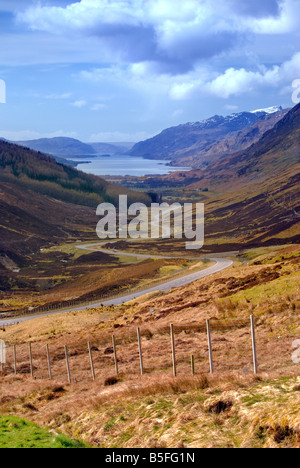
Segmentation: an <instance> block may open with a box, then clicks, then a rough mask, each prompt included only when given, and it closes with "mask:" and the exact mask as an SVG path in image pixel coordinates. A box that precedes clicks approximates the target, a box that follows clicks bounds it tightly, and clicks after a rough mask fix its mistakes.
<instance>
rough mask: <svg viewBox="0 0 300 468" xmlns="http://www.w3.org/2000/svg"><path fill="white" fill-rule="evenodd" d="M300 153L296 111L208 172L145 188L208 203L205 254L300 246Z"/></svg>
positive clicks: (298, 113) (175, 176) (160, 181)
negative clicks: (188, 196) (295, 244)
mask: <svg viewBox="0 0 300 468" xmlns="http://www.w3.org/2000/svg"><path fill="white" fill-rule="evenodd" d="M299 148H300V105H297V106H295V107H294V108H293V109H292V110H290V111H289V112H288V113H287V114H286V115H285V116H284V117H283V118H282V119H281V120H280V121H279V122H278V123H277V124H276V125H275V126H274V127H273V128H272V129H270V130H269V131H268V132H266V133H264V135H263V136H262V138H261V139H260V140H259V141H258V142H256V143H255V144H253V145H252V146H251V147H250V148H248V149H246V150H245V151H240V152H236V153H234V154H232V155H228V156H224V157H223V158H222V159H220V160H219V161H217V162H215V163H214V164H211V165H210V166H208V167H206V168H205V170H193V171H190V172H177V173H173V174H170V175H168V176H164V177H161V178H149V179H148V180H147V181H146V182H145V183H144V184H143V185H144V187H145V189H146V187H159V188H160V187H170V188H171V189H172V191H173V192H174V193H175V194H177V196H178V198H176V196H175V200H177V199H179V194H180V193H186V194H189V193H190V194H192V195H193V197H194V198H196V199H198V200H201V201H202V202H204V203H205V211H206V221H205V233H206V234H205V247H204V251H206V250H208V251H212V252H213V251H231V250H239V249H241V248H243V247H244V246H245V245H249V246H251V245H252V246H259V245H265V244H266V245H272V244H280V243H285V242H299V240H300V224H299V223H300V202H299V200H300V188H299V187H300V184H299V182H300V150H299ZM176 187H177V188H176ZM171 189H170V190H171ZM166 193H168V188H167V189H166ZM132 247H133V245H132ZM148 247H149V246H148ZM161 247H162V246H161ZM145 248H147V246H146V247H145ZM220 249H221V250H220Z"/></svg>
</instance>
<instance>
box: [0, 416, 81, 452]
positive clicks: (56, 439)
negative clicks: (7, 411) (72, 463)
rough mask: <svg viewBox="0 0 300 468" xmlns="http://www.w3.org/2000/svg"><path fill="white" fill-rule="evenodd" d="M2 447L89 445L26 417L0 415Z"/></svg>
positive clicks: (77, 446) (75, 446)
mask: <svg viewBox="0 0 300 468" xmlns="http://www.w3.org/2000/svg"><path fill="white" fill-rule="evenodd" d="M0 448H87V445H86V444H84V443H83V442H79V441H77V440H71V439H68V438H67V437H66V436H64V435H63V434H59V433H57V432H55V433H54V432H53V431H50V430H49V429H46V428H43V427H40V426H38V425H37V424H34V423H32V422H29V421H26V420H25V419H21V418H17V417H15V416H0Z"/></svg>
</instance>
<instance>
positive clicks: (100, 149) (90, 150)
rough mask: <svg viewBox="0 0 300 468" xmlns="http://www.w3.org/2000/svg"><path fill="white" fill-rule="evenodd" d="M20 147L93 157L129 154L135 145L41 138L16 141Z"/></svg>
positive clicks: (42, 151) (64, 154)
mask: <svg viewBox="0 0 300 468" xmlns="http://www.w3.org/2000/svg"><path fill="white" fill-rule="evenodd" d="M14 143H16V144H18V145H21V146H25V147H27V148H30V149H32V150H35V151H40V152H41V153H45V154H51V155H53V156H56V157H57V156H58V157H69V158H72V157H74V158H75V157H78V156H79V157H80V158H83V157H93V156H96V155H97V154H107V153H108V154H120V153H125V152H127V151H128V150H129V149H130V148H131V147H132V146H133V143H128V144H127V143H82V142H81V141H79V140H76V139H74V138H67V137H55V138H40V139H38V140H28V141H16V142H14Z"/></svg>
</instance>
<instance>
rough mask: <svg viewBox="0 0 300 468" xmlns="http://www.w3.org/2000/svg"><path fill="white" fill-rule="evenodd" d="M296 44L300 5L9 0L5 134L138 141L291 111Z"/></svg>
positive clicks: (257, 0) (2, 49)
mask: <svg viewBox="0 0 300 468" xmlns="http://www.w3.org/2000/svg"><path fill="white" fill-rule="evenodd" d="M299 39H300V0H263V1H262V0H81V1H77V2H75V0H39V1H35V0H0V40H1V46H0V79H2V80H4V81H5V83H6V89H7V99H6V100H7V102H6V104H0V136H2V137H5V138H8V139H12V140H19V139H32V138H39V137H51V136H61V135H65V136H71V137H75V138H79V139H81V140H83V141H138V140H141V139H145V138H147V137H149V136H152V135H154V134H156V133H158V132H159V131H161V130H162V129H164V128H166V127H170V126H173V125H177V124H179V123H184V122H188V121H197V120H202V119H205V118H208V117H210V116H212V115H214V114H221V115H227V114H231V113H233V112H240V111H244V110H253V109H257V108H262V107H269V106H273V105H282V106H284V107H291V106H292V105H293V103H292V100H291V95H292V91H293V88H292V82H293V81H294V80H296V79H299V78H300V45H299V44H300V40H299ZM0 92H1V90H0ZM0 95H1V94H0Z"/></svg>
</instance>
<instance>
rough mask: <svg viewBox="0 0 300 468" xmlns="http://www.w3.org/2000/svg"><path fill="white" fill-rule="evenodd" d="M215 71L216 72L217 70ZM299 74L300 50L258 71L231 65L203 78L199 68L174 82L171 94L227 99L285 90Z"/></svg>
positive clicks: (175, 95) (182, 97) (174, 95)
mask: <svg viewBox="0 0 300 468" xmlns="http://www.w3.org/2000/svg"><path fill="white" fill-rule="evenodd" d="M212 74H214V75H216V73H215V72H213V73H212ZM297 76H300V52H299V53H297V54H295V55H294V56H293V57H292V58H291V59H290V60H288V61H286V62H284V63H283V64H282V65H280V66H279V65H275V66H273V67H271V68H267V67H265V66H260V67H259V69H258V70H256V71H252V70H247V69H245V68H240V69H235V68H233V67H231V68H228V69H227V70H226V71H225V72H224V73H222V74H219V75H217V76H215V77H214V78H212V77H210V78H208V74H207V75H206V77H205V78H204V79H203V72H201V71H197V70H196V71H195V72H193V73H190V74H189V75H185V76H183V77H182V81H181V82H178V83H175V84H173V85H172V87H171V89H170V97H171V98H172V99H174V100H183V99H188V98H190V97H193V96H195V95H196V94H198V95H202V94H211V95H214V96H217V97H221V98H225V99H227V98H229V97H230V96H239V95H243V94H244V95H249V94H251V92H252V91H254V90H258V89H264V88H266V87H269V88H270V87H273V88H276V87H277V88H279V89H282V88H284V87H286V86H287V84H289V83H291V82H292V81H293V79H295V77H297Z"/></svg>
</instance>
